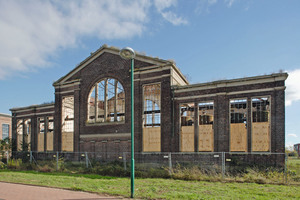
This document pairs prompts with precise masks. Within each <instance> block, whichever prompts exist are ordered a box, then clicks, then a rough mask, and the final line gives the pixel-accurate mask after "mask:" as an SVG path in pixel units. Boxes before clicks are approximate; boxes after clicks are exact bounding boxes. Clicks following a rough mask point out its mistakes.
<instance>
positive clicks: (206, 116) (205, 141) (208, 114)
mask: <svg viewBox="0 0 300 200" xmlns="http://www.w3.org/2000/svg"><path fill="white" fill-rule="evenodd" d="M198 108H199V151H214V130H213V123H214V102H201V103H199V104H198Z"/></svg>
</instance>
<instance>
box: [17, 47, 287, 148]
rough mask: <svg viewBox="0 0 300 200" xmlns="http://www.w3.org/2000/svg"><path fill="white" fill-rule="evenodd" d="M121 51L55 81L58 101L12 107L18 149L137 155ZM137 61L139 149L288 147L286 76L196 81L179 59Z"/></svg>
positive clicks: (92, 59) (103, 52) (102, 53)
mask: <svg viewBox="0 0 300 200" xmlns="http://www.w3.org/2000/svg"><path fill="white" fill-rule="evenodd" d="M119 51H120V50H119V49H118V48H115V47H108V46H106V45H104V46H102V47H101V48H100V49H98V50H97V51H95V52H94V53H91V55H90V56H89V57H88V58H86V59H85V60H84V61H82V62H81V63H80V64H79V65H78V66H77V67H76V68H74V69H73V70H72V71H70V72H69V73H68V74H66V75H65V76H63V77H62V78H60V79H59V80H57V81H56V82H54V83H53V86H54V88H55V101H54V103H50V104H43V105H33V106H28V107H22V108H12V109H11V112H12V132H13V135H12V136H13V139H15V140H14V141H15V148H16V149H15V150H19V151H21V150H22V149H24V146H25V145H24V144H26V143H28V144H29V147H28V148H29V149H30V150H31V151H39V152H46V151H67V152H129V151H130V141H131V138H130V116H131V115H130V61H129V60H124V59H122V58H121V57H120V55H119ZM134 62H135V71H134V88H135V89H134V94H135V95H134V98H135V99H134V101H135V113H134V117H135V136H134V140H135V151H136V152H277V153H283V152H284V148H285V80H286V78H287V76H288V75H287V74H286V73H276V74H271V75H264V76H255V77H248V78H240V79H232V80H221V81H214V82H208V83H200V84H189V83H188V81H187V79H186V78H185V77H184V76H183V75H182V73H181V72H180V70H179V69H178V68H177V67H176V65H175V63H174V62H173V61H169V60H162V59H159V58H153V57H148V56H145V55H142V54H137V55H136V57H135V60H134Z"/></svg>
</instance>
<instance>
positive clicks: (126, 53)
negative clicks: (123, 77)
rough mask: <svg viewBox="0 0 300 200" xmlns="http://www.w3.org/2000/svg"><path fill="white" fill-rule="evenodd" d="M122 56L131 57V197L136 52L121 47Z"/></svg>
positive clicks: (132, 195)
mask: <svg viewBox="0 0 300 200" xmlns="http://www.w3.org/2000/svg"><path fill="white" fill-rule="evenodd" d="M120 56H121V57H122V58H124V59H127V60H128V59H131V176H130V178H131V198H133V197H134V74H133V71H134V57H135V52H134V50H133V49H132V48H130V47H125V48H123V49H121V51H120Z"/></svg>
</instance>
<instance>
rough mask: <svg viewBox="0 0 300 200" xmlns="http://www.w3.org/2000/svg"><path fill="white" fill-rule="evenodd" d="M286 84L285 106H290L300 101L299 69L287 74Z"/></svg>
mask: <svg viewBox="0 0 300 200" xmlns="http://www.w3.org/2000/svg"><path fill="white" fill-rule="evenodd" d="M288 74H289V77H288V78H287V80H286V82H285V84H286V94H285V95H286V97H285V98H286V99H285V105H286V106H290V105H292V103H293V102H295V101H299V100H300V81H299V80H300V69H296V70H293V71H289V72H288Z"/></svg>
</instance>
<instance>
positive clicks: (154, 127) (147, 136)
mask: <svg viewBox="0 0 300 200" xmlns="http://www.w3.org/2000/svg"><path fill="white" fill-rule="evenodd" d="M143 97H144V106H143V151H149V152H153V151H161V129H160V123H161V115H160V108H161V98H160V83H157V84H152V85H144V86H143Z"/></svg>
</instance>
